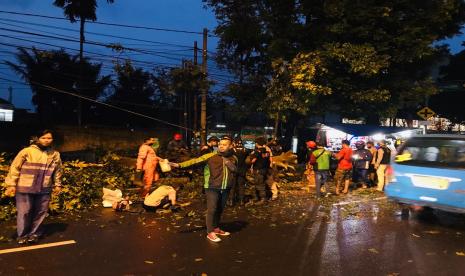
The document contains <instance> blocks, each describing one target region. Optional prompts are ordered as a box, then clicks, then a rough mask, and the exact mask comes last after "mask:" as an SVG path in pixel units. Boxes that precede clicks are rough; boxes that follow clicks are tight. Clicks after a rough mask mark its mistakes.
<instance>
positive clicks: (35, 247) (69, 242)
mask: <svg viewBox="0 0 465 276" xmlns="http://www.w3.org/2000/svg"><path fill="white" fill-rule="evenodd" d="M74 243H76V241H75V240H69V241H62V242H52V243H44V244H38V245H31V246H25V247H16V248H10V249H3V250H0V255H1V254H7V253H14V252H20V251H28V250H35V249H41V248H48V247H55V246H62V245H68V244H74Z"/></svg>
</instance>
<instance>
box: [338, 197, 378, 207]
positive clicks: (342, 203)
mask: <svg viewBox="0 0 465 276" xmlns="http://www.w3.org/2000/svg"><path fill="white" fill-rule="evenodd" d="M386 198H387V197H385V196H382V197H377V198H374V199H372V200H355V201H343V202H339V203H334V204H333V206H342V205H348V204H353V203H360V202H369V201H375V200H383V199H386Z"/></svg>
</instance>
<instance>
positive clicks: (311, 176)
mask: <svg viewBox="0 0 465 276" xmlns="http://www.w3.org/2000/svg"><path fill="white" fill-rule="evenodd" d="M305 144H306V145H307V157H306V159H307V162H306V168H307V169H306V171H305V174H306V175H307V182H308V186H307V187H306V188H304V189H305V190H307V191H308V192H310V189H311V188H312V187H315V184H316V182H315V170H313V165H312V159H313V156H312V155H313V152H314V151H315V150H316V143H315V141H307V142H305Z"/></svg>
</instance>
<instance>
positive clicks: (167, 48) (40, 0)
mask: <svg viewBox="0 0 465 276" xmlns="http://www.w3.org/2000/svg"><path fill="white" fill-rule="evenodd" d="M52 3H53V1H52V0H0V7H1V8H0V10H4V11H15V12H22V13H33V14H43V15H50V16H58V17H63V12H62V10H61V9H59V8H57V7H55V6H53V5H52ZM98 3H99V8H98V10H97V18H98V21H101V22H111V23H119V24H127V25H140V26H150V27H157V28H168V29H178V30H187V31H199V32H200V31H202V29H203V28H204V27H206V28H208V29H210V30H211V29H213V28H214V27H215V25H216V20H215V17H214V15H213V13H212V12H211V11H210V10H206V9H204V7H203V3H202V1H201V0H145V1H143V0H138V1H134V0H116V1H115V3H114V4H111V5H110V4H107V3H106V1H102V0H99V1H98ZM5 19H6V20H10V21H5ZM11 19H12V20H16V21H19V22H12V21H11ZM31 23H35V24H37V23H39V24H45V25H47V26H52V28H47V27H43V26H37V25H35V26H34V25H31ZM53 26H58V27H64V28H72V29H74V30H78V28H79V27H78V24H71V23H70V22H69V21H64V20H54V19H44V18H35V17H27V16H19V15H9V14H2V13H0V27H2V28H8V29H16V30H29V31H31V32H36V33H43V32H50V33H54V34H60V35H68V36H72V37H75V38H76V39H77V38H78V33H77V32H70V31H64V30H57V29H53ZM86 26H87V27H86V28H87V31H89V32H96V33H105V34H111V35H118V36H125V37H132V38H138V39H144V40H151V41H156V42H161V43H169V44H174V45H166V44H160V43H158V44H154V43H145V42H134V41H128V40H118V39H115V38H107V37H102V36H97V35H90V34H88V35H87V36H86V38H87V39H88V40H93V41H101V42H107V43H115V42H120V43H122V44H123V45H125V46H127V47H133V48H139V49H149V50H152V51H157V52H161V53H162V54H161V55H162V56H163V57H161V56H155V55H141V54H137V53H127V54H124V55H123V56H121V57H122V58H124V57H131V58H133V59H138V60H146V61H150V62H153V63H157V64H162V65H166V66H177V65H179V64H180V63H181V59H183V58H191V57H192V55H193V53H192V49H189V48H188V47H192V45H193V41H194V40H197V41H198V42H199V46H200V45H201V40H202V37H201V35H198V34H186V33H176V32H163V31H153V30H137V29H129V28H122V27H109V26H101V25H96V24H87V25H86ZM32 29H34V30H32ZM2 34H3V35H9V36H14V37H15V39H12V38H5V37H1V36H0V42H3V43H10V44H14V45H25V46H32V45H34V46H36V47H37V48H40V49H58V48H57V47H50V46H45V45H43V44H40V43H38V42H42V43H49V44H53V45H57V46H65V47H70V48H74V49H79V44H78V43H74V42H71V43H70V42H63V41H60V40H50V39H44V38H38V37H34V36H30V35H26V34H18V33H12V32H6V31H0V35H2ZM17 38H21V39H29V40H34V41H36V42H35V43H33V42H26V41H20V40H18V39H17ZM463 40H465V39H464V36H457V37H454V38H451V39H448V40H446V41H444V43H447V44H449V45H450V48H451V50H452V52H454V53H456V52H459V51H461V50H462V49H463V47H462V46H461V43H462V41H463ZM216 43H217V39H216V38H214V37H211V38H209V47H208V49H209V50H210V51H211V52H212V53H214V51H215V46H216ZM85 50H86V51H90V52H95V53H102V54H110V55H111V54H113V53H112V52H111V50H109V49H105V48H102V47H99V46H92V45H86V46H85ZM13 51H15V49H14V48H12V47H8V46H4V45H0V60H5V59H7V60H11V61H13V60H14V59H13V56H12V53H11V52H13ZM209 67H210V68H211V71H210V72H211V73H212V74H216V76H215V75H213V76H212V77H213V78H216V79H217V82H218V85H219V86H220V87H221V86H222V85H224V84H225V83H226V81H227V79H228V77H227V76H225V75H226V74H227V73H226V72H224V71H223V72H221V71H220V70H219V69H217V68H215V67H214V64H213V61H210V63H209ZM110 72H111V63H107V64H106V68H105V70H104V73H110ZM0 76H2V77H4V78H9V79H14V80H19V78H18V77H17V76H16V75H15V73H13V72H12V71H11V70H10V69H9V68H8V67H6V65H3V64H0ZM10 85H11V86H12V87H13V88H14V95H13V104H14V105H15V106H17V107H19V108H32V103H31V92H30V89H29V88H28V87H27V86H24V85H19V84H15V83H9V82H7V81H4V80H0V97H1V98H7V97H8V92H7V88H8V87H9V86H10Z"/></svg>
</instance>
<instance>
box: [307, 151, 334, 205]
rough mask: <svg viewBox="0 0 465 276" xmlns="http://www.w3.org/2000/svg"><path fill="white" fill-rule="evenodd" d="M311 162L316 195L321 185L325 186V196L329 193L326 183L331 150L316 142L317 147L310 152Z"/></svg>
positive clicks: (319, 193)
mask: <svg viewBox="0 0 465 276" xmlns="http://www.w3.org/2000/svg"><path fill="white" fill-rule="evenodd" d="M310 158H311V163H312V165H313V170H314V171H315V184H316V197H317V198H319V197H320V196H321V186H322V185H324V186H325V193H326V195H325V196H328V195H329V187H328V185H327V181H328V177H329V168H330V160H331V152H330V151H328V150H326V149H325V148H324V146H323V144H321V143H317V149H316V150H314V151H313V152H312V155H311V157H310Z"/></svg>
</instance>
